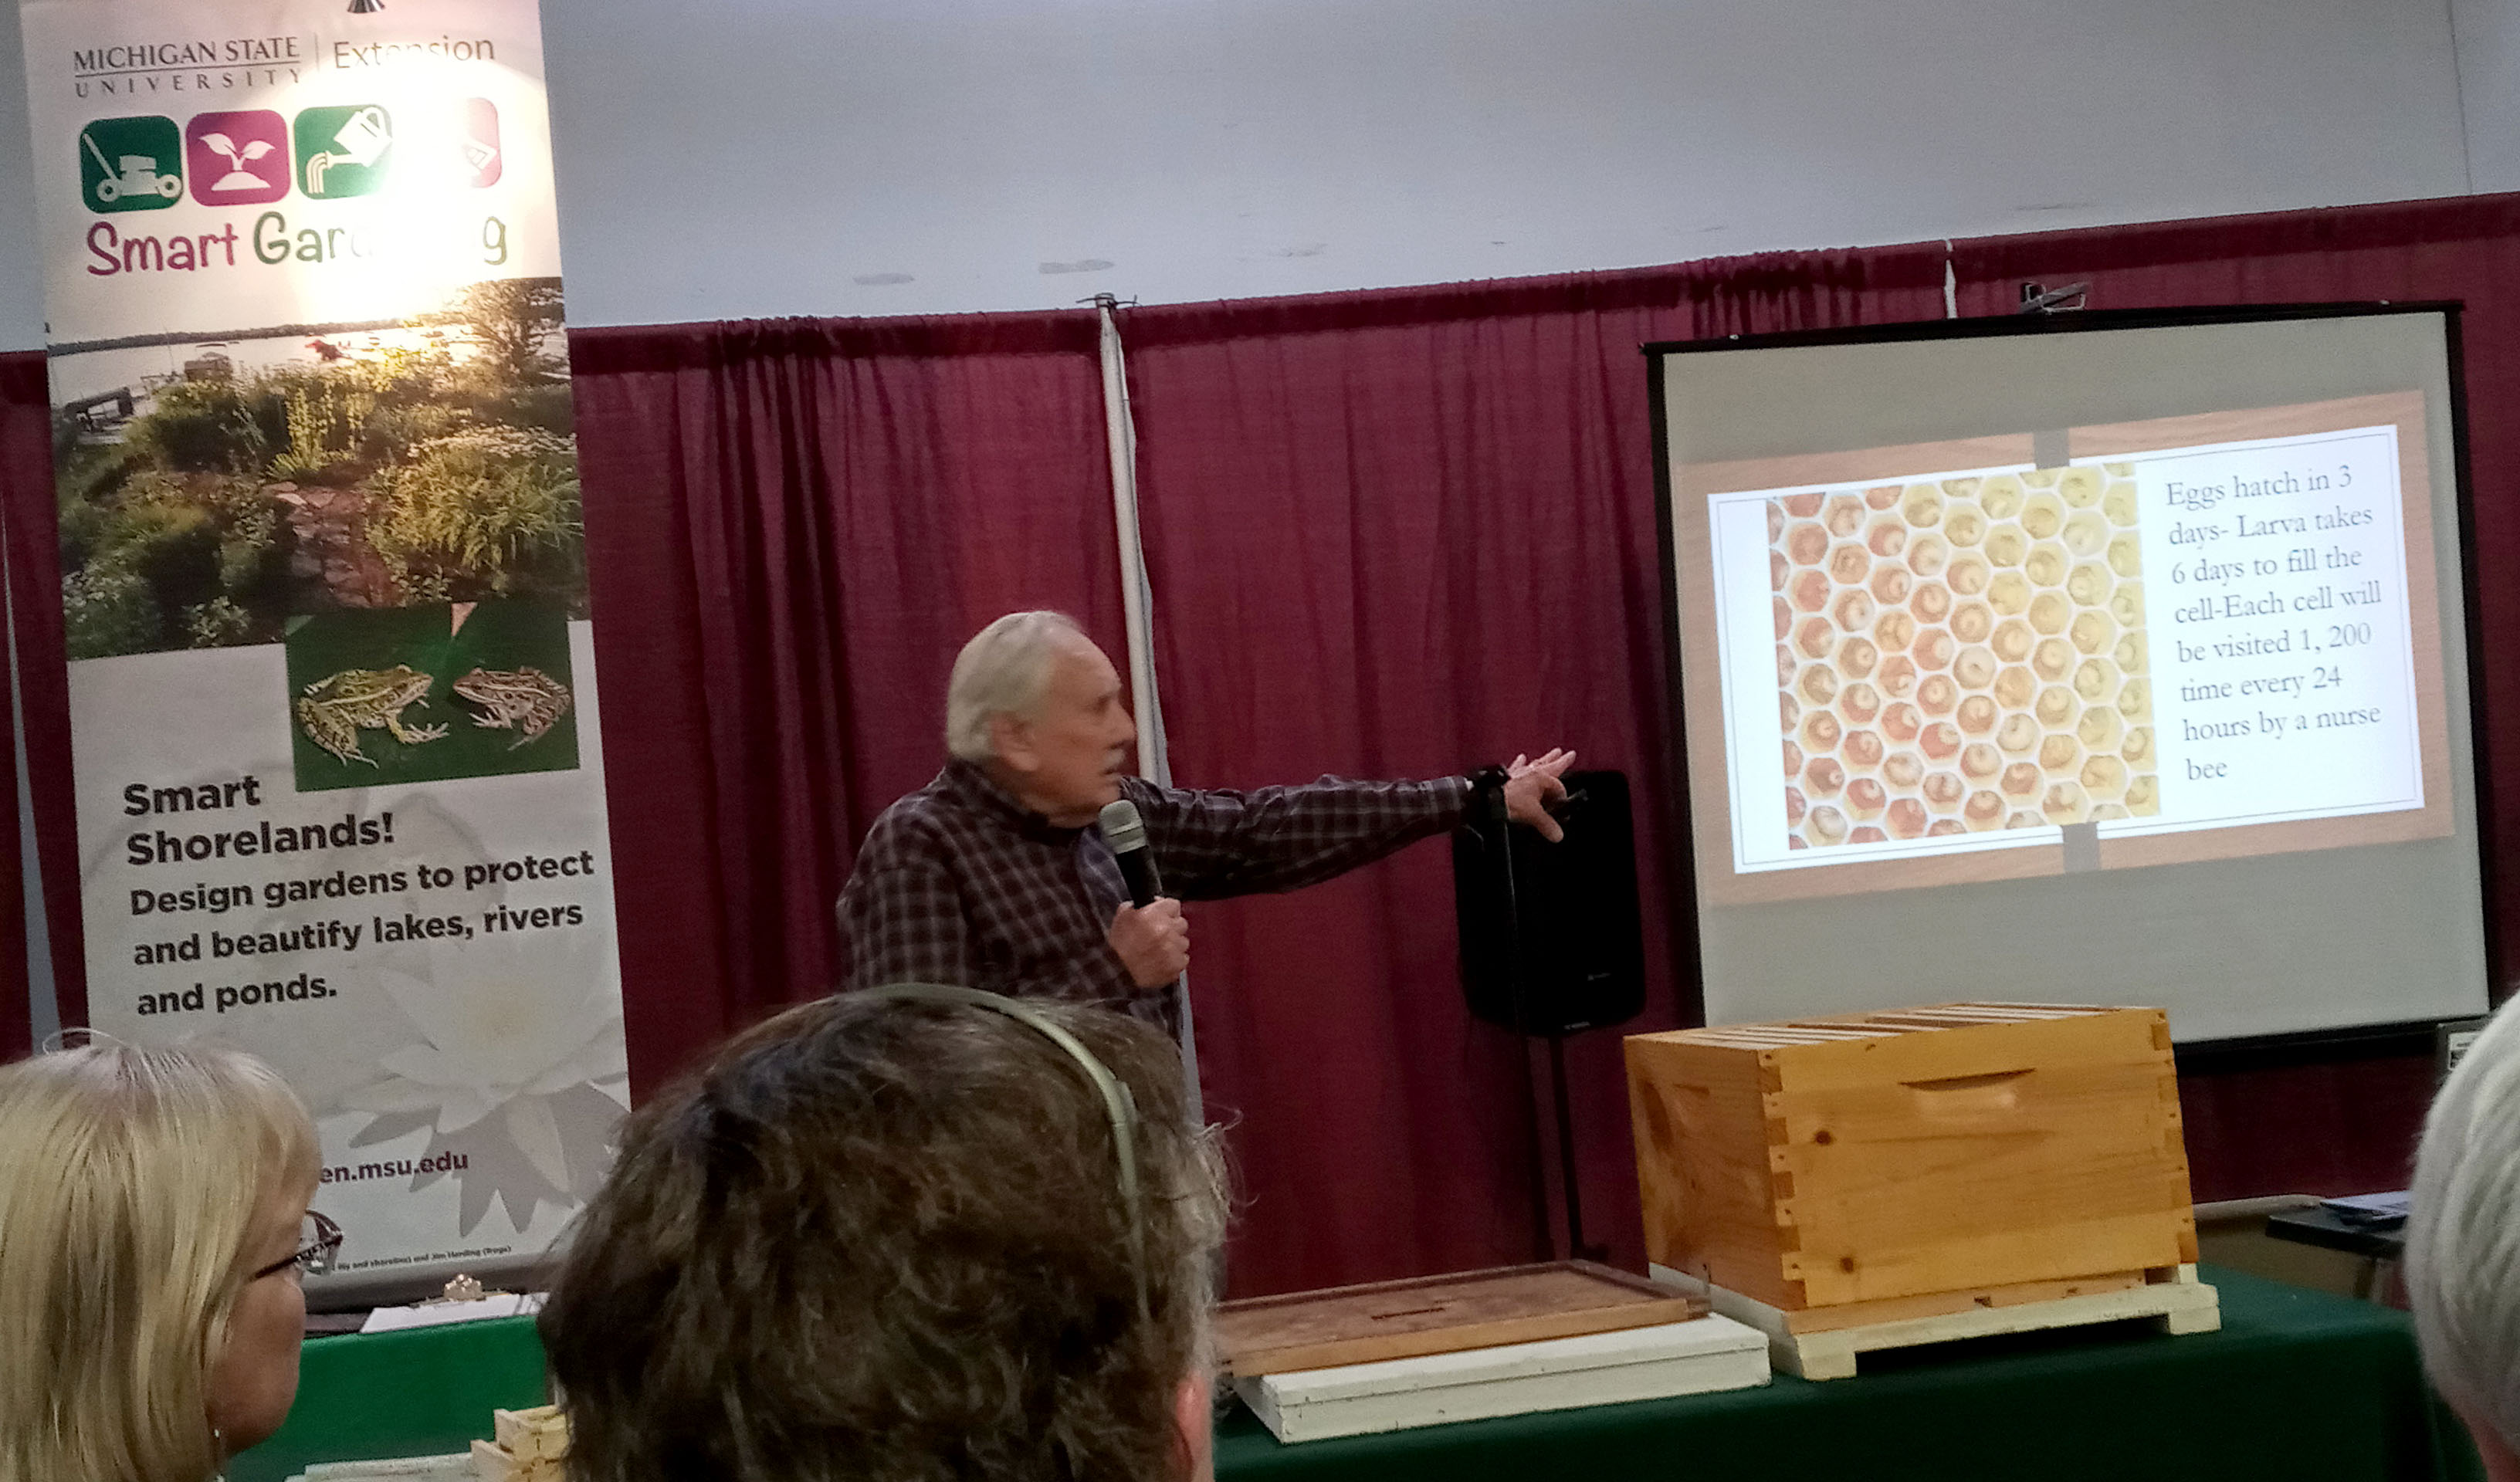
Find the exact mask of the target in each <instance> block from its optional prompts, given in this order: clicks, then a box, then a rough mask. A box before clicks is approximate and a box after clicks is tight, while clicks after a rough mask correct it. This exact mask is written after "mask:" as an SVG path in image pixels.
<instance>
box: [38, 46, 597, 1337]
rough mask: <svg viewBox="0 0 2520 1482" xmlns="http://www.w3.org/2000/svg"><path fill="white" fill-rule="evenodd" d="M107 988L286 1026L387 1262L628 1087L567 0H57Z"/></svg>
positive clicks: (69, 516) (53, 282)
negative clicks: (559, 124)
mask: <svg viewBox="0 0 2520 1482" xmlns="http://www.w3.org/2000/svg"><path fill="white" fill-rule="evenodd" d="M22 11H23V16H24V22H25V55H26V70H27V82H28V88H27V92H28V97H29V100H30V107H31V114H32V124H33V141H34V149H35V163H36V169H35V180H36V193H37V197H38V202H37V204H38V211H39V220H40V229H41V233H42V242H43V252H44V261H45V303H46V310H47V318H48V321H49V336H48V338H49V347H50V355H51V362H50V363H51V374H52V395H53V404H54V418H55V424H54V453H55V466H56V470H57V476H58V479H59V489H58V494H59V503H60V509H61V526H62V573H63V581H62V587H63V590H62V603H63V607H64V612H65V617H66V620H67V632H68V639H69V651H70V658H71V663H70V719H71V726H72V739H73V752H74V756H75V761H76V769H77V772H76V776H77V789H78V798H77V811H78V827H79V850H80V858H81V863H82V875H83V878H82V880H81V889H82V904H83V908H84V912H85V921H86V930H87V969H88V984H89V1019H90V1022H91V1023H92V1024H93V1025H94V1027H96V1028H97V1029H99V1030H103V1031H105V1032H108V1033H111V1034H113V1035H117V1036H120V1037H122V1038H125V1039H129V1040H135V1041H142V1042H165V1041H176V1040H184V1039H189V1038H197V1037H199V1038H211V1039H216V1040H219V1041H222V1042H226V1043H230V1044H234V1045H237V1046H240V1047H243V1048H245V1049H247V1050H250V1051H252V1052H253V1053H255V1054H257V1055H262V1056H264V1057H265V1058H267V1059H269V1060H270V1061H272V1062H273V1063H274V1064H275V1065H277V1066H278V1067H279V1068H280V1069H281V1070H282V1072H283V1073H284V1074H286V1075H287V1076H288V1078H289V1080H290V1081H291V1083H292V1084H293V1085H294V1086H295V1087H296V1088H297V1089H298V1091H299V1093H300V1094H301V1095H302V1096H304V1098H305V1099H306V1101H307V1104H308V1105H309V1107H310V1108H311V1109H312V1110H313V1111H314V1113H315V1116H316V1119H317V1122H318V1125H319V1127H320V1128H321V1131H322V1134H323V1145H324V1159H325V1165H326V1166H325V1172H324V1182H323V1186H322V1188H321V1189H320V1190H319V1191H318V1192H317V1195H316V1205H317V1207H318V1208H319V1209H321V1210H322V1211H324V1212H325V1213H327V1214H329V1215H331V1216H333V1217H334V1218H335V1219H336V1220H337V1221H338V1222H339V1223H340V1225H341V1226H342V1228H343V1229H344V1230H345V1231H346V1232H347V1233H348V1242H347V1243H346V1244H345V1245H344V1247H343V1249H342V1265H343V1274H342V1275H341V1276H339V1277H337V1278H335V1279H333V1280H336V1281H337V1282H339V1283H342V1284H343V1285H345V1286H350V1287H373V1288H379V1289H383V1288H387V1287H394V1286H409V1285H416V1284H419V1283H420V1282H422V1281H424V1280H433V1279H435V1278H436V1277H438V1276H439V1275H441V1274H449V1273H452V1272H454V1271H457V1270H464V1271H470V1272H476V1273H478V1272H489V1273H496V1272H499V1271H502V1270H508V1271H514V1270H517V1269H518V1268H520V1267H523V1266H526V1265H529V1264H530V1263H531V1261H532V1260H533V1258H534V1256H535V1255H536V1254H537V1253H538V1252H540V1251H542V1250H543V1249H545V1248H546V1247H547V1246H548V1245H549V1244H550V1243H551V1242H552V1240H553V1239H554V1237H555V1236H556V1235H558V1233H559V1232H560V1230H561V1228H562V1225H563V1224H564V1223H565V1222H566V1220H567V1218H568V1217H569V1216H570V1214H571V1213H573V1212H574V1210H575V1209H576V1208H577V1206H578V1205H579V1204H580V1203H581V1202H582V1201H583V1200H584V1199H585V1198H586V1196H587V1195H588V1194H589V1193H590V1192H592V1191H593V1190H594V1189H595V1188H596V1186H597V1184H598V1183H599V1181H600V1180H601V1179H602V1177H603V1174H604V1171H605V1168H606V1166H607V1158H608V1156H609V1153H608V1145H609V1140H610V1136H611V1132H612V1128H613V1125H614V1123H615V1121H616V1120H617V1119H618V1118H619V1116H620V1115H621V1112H622V1110H623V1107H624V1105H625V1104H626V1102H627V1100H628V1090H627V1085H628V1083H627V1075H626V1064H625V1058H624V1052H623V1044H622V1023H621V992H620V966H619V960H618V956H617V948H616V943H615V937H614V931H613V902H612V871H611V852H610V846H609V841H608V838H607V830H606V824H605V811H604V770H603V753H602V747H601V745H600V743H599V741H598V737H597V728H596V702H595V700H596V691H595V662H594V654H593V649H592V643H591V638H590V629H589V625H588V621H587V600H586V560H585V543H584V526H583V524H582V515H581V509H580V505H579V497H578V480H577V445H576V439H575V431H574V425H573V421H572V416H571V403H570V398H569V384H568V369H567V356H566V351H565V346H564V341H563V339H562V312H561V306H562V298H561V278H560V242H559V233H558V228H557V225H556V219H555V215H554V210H553V192H552V169H551V145H550V129H549V121H548V115H547V112H546V104H545V96H544V87H543V64H542V36H541V27H540V19H539V17H538V15H537V12H536V7H535V3H534V0H391V3H390V4H389V5H388V4H384V3H381V0H23V3H22Z"/></svg>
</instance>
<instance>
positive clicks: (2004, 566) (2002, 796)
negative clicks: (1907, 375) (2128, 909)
mask: <svg viewBox="0 0 2520 1482" xmlns="http://www.w3.org/2000/svg"><path fill="white" fill-rule="evenodd" d="M2123 472H2124V471H2123V470H2122V469H2103V468H2101V467H2100V466H2098V465H2076V466H2073V467H2070V468H2063V469H2038V470H2026V471H2016V472H1997V473H1988V474H1982V475H1970V474H1955V475H1952V476H1950V477H1934V478H1921V477H1920V478H1912V479H1909V480H1906V481H1903V482H1898V483H1880V484H1872V485H1868V486H1864V487H1850V488H1835V489H1824V490H1819V491H1814V492H1806V493H1801V494H1793V495H1786V496H1781V497H1778V498H1776V499H1772V500H1770V501H1768V507H1767V510H1766V512H1765V513H1766V517H1767V527H1768V528H1767V533H1768V558H1769V588H1770V590H1771V591H1772V592H1773V593H1775V594H1776V595H1775V597H1774V599H1773V601H1772V606H1773V608H1774V626H1775V634H1774V637H1775V638H1776V640H1777V685H1778V741H1780V742H1781V743H1782V744H1783V747H1784V756H1783V760H1784V761H1785V763H1786V771H1787V774H1788V778H1787V780H1788V782H1789V784H1790V786H1788V787H1787V788H1786V789H1785V790H1786V797H1785V815H1786V817H1785V825H1786V829H1787V830H1788V833H1789V836H1788V840H1787V842H1788V843H1789V844H1790V846H1791V847H1793V848H1796V849H1829V848H1835V847H1839V846H1844V845H1854V844H1864V843H1868V842H1882V841H1886V840H1891V839H1916V838H1931V837H1945V836H1951V835H1956V834H1959V833H1963V832H1984V831H1995V830H2005V829H2034V828H2048V827H2052V826H2054V825H2058V824H2072V823H2081V822H2084V821H2086V820H2090V819H2120V818H2143V817H2149V816H2152V815H2154V814H2157V813H2158V812H2159V811H2160V783H2159V780H2158V776H2157V772H2156V764H2157V760H2158V758H2157V757H2156V756H2155V754H2154V745H2153V734H2152V730H2151V721H2152V704H2151V699H2152V696H2151V688H2150V681H2149V673H2150V667H2151V666H2150V663H2149V656H2150V655H2149V652H2148V650H2147V646H2146V641H2145V634H2144V601H2143V580H2142V576H2143V571H2142V541H2141V537H2140V531H2139V529H2138V525H2139V523H2140V514H2141V502H2140V501H2139V500H2138V497H2137V492H2136V485H2135V483H2134V482H2133V481H2132V480H2131V479H2129V478H2126V477H2124V476H2122V475H2123Z"/></svg>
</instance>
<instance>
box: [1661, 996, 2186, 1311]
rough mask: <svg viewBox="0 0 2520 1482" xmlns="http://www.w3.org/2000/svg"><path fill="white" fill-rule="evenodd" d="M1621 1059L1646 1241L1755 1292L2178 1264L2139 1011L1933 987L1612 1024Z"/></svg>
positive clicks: (1906, 1288) (2059, 1277)
mask: <svg viewBox="0 0 2520 1482" xmlns="http://www.w3.org/2000/svg"><path fill="white" fill-rule="evenodd" d="M1627 1060H1628V1092H1629V1100H1630V1106H1631V1110H1632V1112H1633V1115H1634V1122H1635V1134H1636V1145H1637V1172H1638V1179H1639V1182H1640V1183H1641V1184H1642V1186H1643V1193H1644V1225H1645V1248H1646V1252H1647V1254H1648V1255H1649V1256H1650V1257H1651V1259H1652V1261H1653V1263H1654V1264H1655V1265H1657V1266H1661V1267H1667V1268H1670V1269H1671V1270H1673V1271H1677V1272H1681V1273H1684V1274H1686V1275H1688V1276H1690V1277H1694V1278H1696V1279H1697V1280H1703V1281H1706V1282H1709V1283H1711V1284H1712V1285H1715V1286H1718V1287H1724V1288H1728V1289H1730V1290H1732V1291H1735V1292H1739V1293H1742V1294H1744V1295H1747V1296H1749V1297H1752V1298H1754V1299H1756V1300H1757V1301H1759V1302H1762V1303H1766V1304H1767V1305H1769V1306H1771V1307H1775V1308H1779V1309H1782V1310H1784V1311H1787V1312H1798V1311H1804V1310H1807V1309H1813V1308H1833V1307H1838V1306H1840V1305H1842V1304H1852V1303H1868V1304H1869V1303H1882V1304H1890V1305H1888V1306H1884V1307H1881V1308H1877V1309H1874V1310H1875V1311H1878V1312H1883V1313H1887V1312H1889V1311H1891V1310H1892V1309H1893V1308H1895V1306H1896V1305H1897V1302H1896V1299H1901V1298H1918V1297H1922V1296H1925V1295H1926V1294H1943V1293H1955V1292H1973V1293H1977V1294H1978V1295H1977V1296H1976V1298H1975V1301H1976V1305H1978V1306H1981V1307H1983V1306H1989V1305H1995V1304H1997V1303H2001V1302H2006V1301H2018V1300H2032V1299H2041V1298H2044V1297H2047V1296H2051V1295H2062V1294H2063V1293H2064V1292H2065V1290H2066V1288H2065V1287H2064V1286H2062V1285H2059V1284H2057V1283H2063V1282H2072V1283H2075V1284H2074V1286H2073V1288H2072V1289H2074V1290H2076V1291H2082V1290H2087V1289H2093V1288H2094V1285H2095V1280H2086V1279H2096V1284H2097V1285H2099V1286H2105V1285H2106V1284H2108V1283H2109V1282H2120V1283H2124V1284H2129V1285H2133V1284H2139V1283H2141V1282H2142V1281H2143V1280H2145V1276H2144V1273H2145V1272H2147V1271H2154V1272H2156V1273H2158V1272H2159V1270H2160V1269H2161V1268H2169V1267H2176V1266H2179V1265H2181V1264H2183V1263H2189V1262H2193V1261H2194V1260H2195V1259H2196V1221H2195V1215H2194V1213H2193V1210H2192V1209H2191V1207H2190V1205H2189V1201H2188V1192H2187V1153H2186V1146H2185V1144H2184V1143H2183V1140H2182V1137H2181V1133H2180V1116H2179V1085H2178V1078H2177V1074H2176V1072H2175V1070H2174V1068H2173V1065H2172V1061H2171V1053H2170V1025H2169V1019H2168V1016H2167V1015H2166V1014H2164V1013H2163V1012H2162V1011H2161V1010H2155V1009H2094V1008H2084V1007H2076V1006H2067V1005H2048V1004H1946V1005H1941V1006H1938V1007H1934V1008H1928V1009H1913V1010H1899V1011H1896V1012H1888V1013H1867V1014H1851V1015H1845V1016H1841V1017H1831V1018H1818V1019H1798V1020H1795V1021H1793V1022H1791V1023H1783V1024H1745V1025H1733V1026H1727V1027H1723V1028H1712V1029H1684V1030H1678V1031H1675V1032H1672V1033H1667V1034H1644V1035H1636V1036H1633V1037H1631V1038H1630V1039H1629V1040H1628V1041H1627ZM1991 1289H1992V1290H1993V1292H1994V1294H1993V1295H1989V1293H1990V1290H1991ZM1849 1316H1850V1317H1852V1316H1853V1314H1852V1313H1851V1312H1850V1314H1849Z"/></svg>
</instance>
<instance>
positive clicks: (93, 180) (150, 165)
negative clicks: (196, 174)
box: [79, 116, 184, 212]
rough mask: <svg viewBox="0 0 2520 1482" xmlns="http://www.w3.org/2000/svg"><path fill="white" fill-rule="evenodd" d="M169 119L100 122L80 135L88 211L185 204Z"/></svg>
mask: <svg viewBox="0 0 2520 1482" xmlns="http://www.w3.org/2000/svg"><path fill="white" fill-rule="evenodd" d="M183 195H184V140H183V136H182V134H181V133H180V132H179V131H178V130H177V129H176V127H175V120H174V119H172V118H161V117H156V116H151V117H144V118H99V119H98V120H96V121H95V122H94V123H91V124H89V125H88V126H87V127H85V128H83V129H81V130H79V198H80V199H81V200H83V201H85V202H87V208H88V209H89V210H91V211H97V212H109V211H162V210H164V209H166V207H168V206H170V205H173V204H174V203H175V202H177V201H179V200H181V199H183Z"/></svg>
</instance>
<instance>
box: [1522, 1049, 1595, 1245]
mask: <svg viewBox="0 0 2520 1482" xmlns="http://www.w3.org/2000/svg"><path fill="white" fill-rule="evenodd" d="M1549 1092H1550V1096H1551V1098H1552V1100H1553V1101H1554V1103H1555V1106H1556V1111H1557V1187H1558V1189H1559V1190H1560V1191H1561V1192H1563V1193H1564V1194H1565V1204H1566V1254H1567V1257H1568V1258H1569V1259H1570V1260H1577V1261H1606V1260H1608V1259H1609V1258H1610V1251H1609V1247H1607V1246H1605V1245H1590V1244H1587V1243H1585V1240H1584V1191H1583V1188H1582V1186H1581V1185H1580V1184H1579V1183H1578V1182H1577V1181H1576V1178H1575V1112H1574V1109H1573V1107H1571V1106H1570V1105H1569V1104H1568V1102H1567V1099H1566V1036H1564V1035H1562V1034H1553V1035H1551V1036H1549ZM1536 1109H1537V1108H1535V1110H1536Z"/></svg>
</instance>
